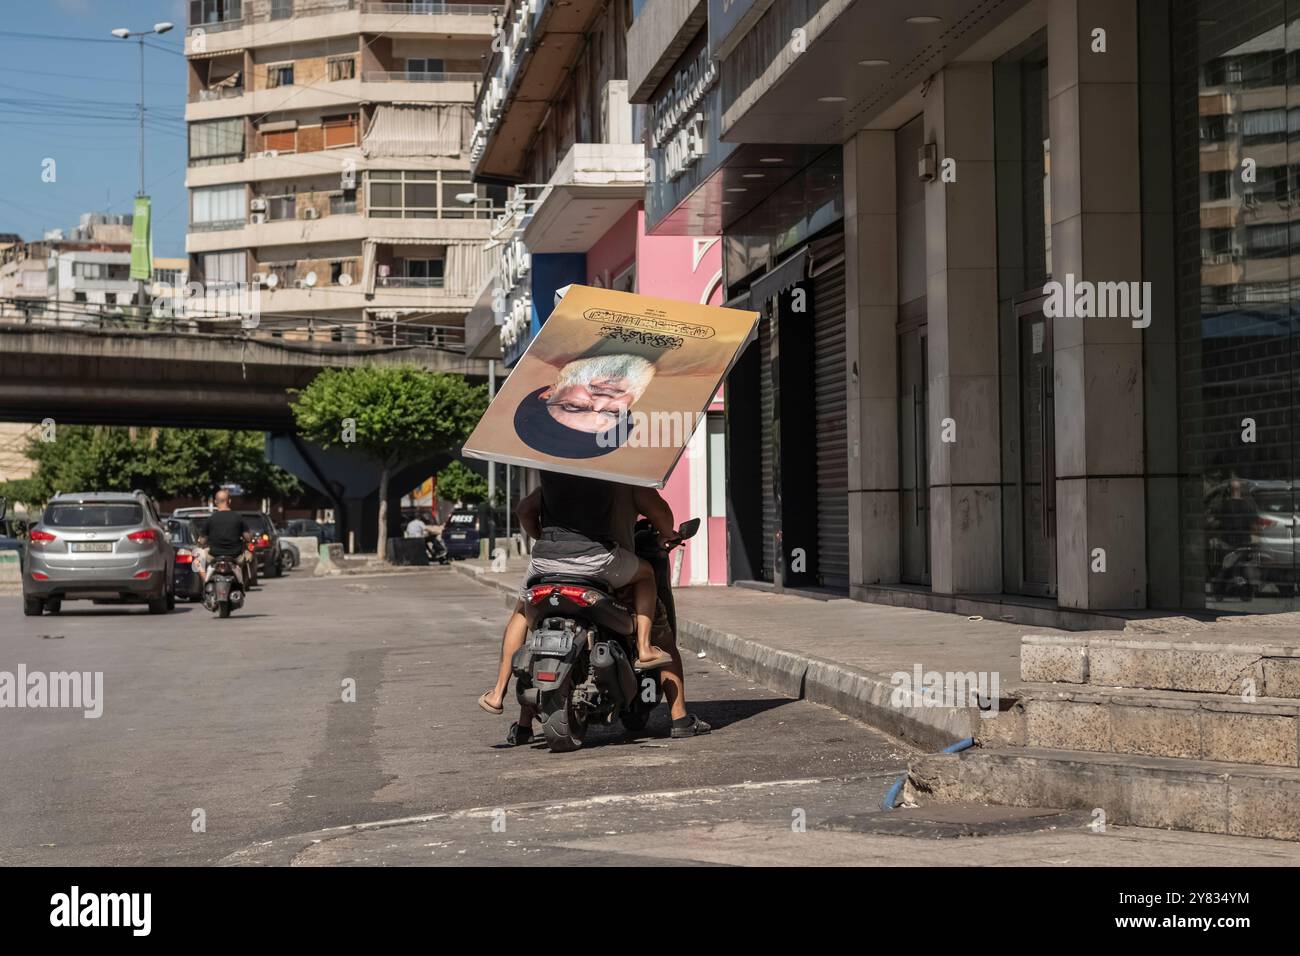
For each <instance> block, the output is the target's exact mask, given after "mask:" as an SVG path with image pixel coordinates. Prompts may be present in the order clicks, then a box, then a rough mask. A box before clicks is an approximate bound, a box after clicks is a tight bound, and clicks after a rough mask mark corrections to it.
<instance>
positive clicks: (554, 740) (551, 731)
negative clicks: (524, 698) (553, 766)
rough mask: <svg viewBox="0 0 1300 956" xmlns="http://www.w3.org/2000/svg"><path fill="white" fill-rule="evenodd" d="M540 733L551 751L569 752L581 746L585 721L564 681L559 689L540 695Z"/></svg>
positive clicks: (585, 729) (583, 738)
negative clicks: (579, 713)
mask: <svg viewBox="0 0 1300 956" xmlns="http://www.w3.org/2000/svg"><path fill="white" fill-rule="evenodd" d="M541 710H542V713H541V718H542V733H544V734H545V735H546V745H547V746H548V747H549V748H550V749H551V752H552V753H569V752H571V751H574V750H577V749H578V748H579V747H581V746H582V742H583V741H584V740H585V739H586V737H587V722H586V721H585V720H582V719H581V718H580V717H578V712H577V710H576V709H575V708H574V706H573V699H572V688H571V687H570V685H569V683H568V682H567V681H566V682H565V683H564V685H563V686H562V687H560V689H559V690H553V691H551V692H550V693H548V694H543V695H542V708H541Z"/></svg>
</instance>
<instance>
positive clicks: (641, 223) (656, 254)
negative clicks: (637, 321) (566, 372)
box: [587, 206, 727, 584]
mask: <svg viewBox="0 0 1300 956" xmlns="http://www.w3.org/2000/svg"><path fill="white" fill-rule="evenodd" d="M633 262H635V263H636V291H637V292H639V293H641V294H642V295H653V296H659V297H660V298H664V299H677V300H679V301H683V302H700V301H702V300H705V299H706V297H707V301H708V303H709V304H711V305H718V304H720V303H721V301H722V299H723V292H722V284H721V281H720V280H721V276H722V243H721V242H720V241H717V240H715V241H713V242H712V243H709V242H707V241H701V242H697V241H696V238H695V237H693V236H647V235H646V234H645V211H644V210H643V209H642V208H641V207H640V206H638V207H636V208H634V209H630V210H628V212H627V214H626V215H625V216H623V218H622V219H620V220H619V221H618V222H617V223H615V224H614V226H613V227H612V228H611V229H610V230H609V231H608V232H607V233H605V235H603V236H602V237H601V238H600V240H599V241H598V242H597V243H596V244H595V245H594V246H592V247H591V248H590V249H588V250H587V281H588V282H589V283H590V284H592V285H600V286H603V287H605V288H608V287H609V286H610V283H611V282H612V281H613V280H614V279H615V278H616V277H617V276H618V275H619V273H621V272H623V271H624V270H625V269H626V268H627V267H628V266H629V265H631V264H632V263H633ZM721 405H722V395H721V392H719V394H718V396H717V397H716V398H715V399H714V401H713V403H712V404H711V406H710V407H711V408H721ZM707 467H708V460H707V458H706V457H705V456H701V457H700V458H699V459H698V460H697V461H691V460H689V459H688V458H686V457H685V454H683V457H682V459H681V460H680V461H679V462H678V464H677V467H676V468H674V469H673V471H672V473H671V474H670V475H669V476H668V481H667V483H666V484H665V485H664V489H663V496H664V499H665V500H666V501H667V502H668V504H669V506H670V507H671V508H672V509H673V517H674V518H676V520H677V522H678V523H679V524H680V523H681V522H682V521H685V520H686V519H687V518H691V517H699V518H703V517H704V516H705V515H704V510H705V507H706V505H705V504H703V503H697V506H696V507H695V508H694V509H692V507H691V469H692V468H707ZM706 486H707V475H706ZM697 512H698V513H697ZM708 527H709V532H708V534H709V545H708V552H707V553H708V565H709V569H708V578H709V581H710V582H711V583H715V584H725V583H726V582H727V550H726V548H727V543H726V519H725V518H712V519H709V522H708ZM690 578H691V566H690V554H689V552H688V551H683V554H682V567H681V576H680V578H679V580H680V581H682V582H686V581H689V580H690Z"/></svg>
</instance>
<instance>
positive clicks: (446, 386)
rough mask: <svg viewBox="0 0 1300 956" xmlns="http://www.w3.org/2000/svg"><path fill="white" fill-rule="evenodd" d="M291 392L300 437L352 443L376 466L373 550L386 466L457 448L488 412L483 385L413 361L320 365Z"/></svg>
mask: <svg viewBox="0 0 1300 956" xmlns="http://www.w3.org/2000/svg"><path fill="white" fill-rule="evenodd" d="M290 395H291V396H292V408H293V417H294V420H295V421H296V422H297V424H298V430H299V431H300V432H301V433H302V435H303V437H304V438H306V439H307V440H308V441H312V442H315V443H316V444H318V445H321V446H322V447H324V448H346V449H354V450H356V451H357V452H359V453H360V454H362V455H364V456H366V457H367V458H369V459H370V460H371V461H373V462H374V463H375V464H377V465H378V466H379V551H380V554H383V553H384V539H385V537H386V536H387V528H388V482H389V479H390V477H391V475H392V474H393V472H394V471H396V470H397V469H399V468H401V467H402V466H403V465H407V464H410V463H412V462H414V461H417V460H419V459H421V458H425V457H428V456H430V455H436V454H438V453H440V452H447V451H450V450H452V449H454V448H457V447H458V446H459V445H460V444H461V443H462V442H463V441H464V440H465V438H466V437H468V435H469V433H470V431H471V430H472V429H473V427H474V425H475V424H476V423H477V422H478V420H479V418H480V417H482V415H483V412H484V411H486V410H487V387H486V386H484V385H470V384H469V383H468V382H467V381H465V379H464V378H463V377H461V376H459V375H450V374H446V373H442V372H428V371H425V370H424V369H420V368H417V367H415V366H363V367H359V368H349V369H326V370H325V371H323V372H321V373H320V374H319V375H317V376H316V377H315V378H314V379H312V381H311V384H310V385H308V386H307V387H306V388H304V389H290Z"/></svg>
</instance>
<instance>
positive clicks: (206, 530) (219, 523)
mask: <svg viewBox="0 0 1300 956" xmlns="http://www.w3.org/2000/svg"><path fill="white" fill-rule="evenodd" d="M212 503H213V505H214V506H215V507H216V509H217V510H216V511H214V512H213V513H212V514H210V515H208V516H207V517H206V518H203V519H201V520H200V521H199V522H198V527H197V530H198V533H199V534H198V542H199V544H200V545H203V546H205V547H206V548H207V550H208V562H207V567H206V568H205V569H204V572H203V583H204V584H206V583H207V581H208V578H209V577H211V575H212V569H213V567H214V566H215V565H216V561H215V560H214V559H215V558H233V559H234V564H235V568H236V570H237V572H238V574H239V581H240V584H241V585H242V586H246V581H247V571H246V569H245V566H244V565H245V561H246V560H247V559H246V558H245V554H246V553H247V550H248V548H247V543H248V542H249V541H251V540H253V529H252V528H251V527H250V526H249V524H248V522H247V521H245V520H244V516H243V515H242V514H240V513H239V512H238V511H231V510H230V492H228V491H226V490H225V489H224V488H223V489H221V490H219V491H218V492H217V493H216V494H215V495H214V496H213V498H212Z"/></svg>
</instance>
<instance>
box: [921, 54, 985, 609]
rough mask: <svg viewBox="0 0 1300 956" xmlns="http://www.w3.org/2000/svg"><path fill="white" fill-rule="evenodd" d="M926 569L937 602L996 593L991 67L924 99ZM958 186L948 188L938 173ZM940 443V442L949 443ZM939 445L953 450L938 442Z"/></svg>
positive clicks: (940, 84)
mask: <svg viewBox="0 0 1300 956" xmlns="http://www.w3.org/2000/svg"><path fill="white" fill-rule="evenodd" d="M925 103H926V106H925V141H926V142H927V143H935V144H937V146H938V155H939V165H940V175H939V177H938V178H937V179H936V180H935V181H934V182H931V183H929V184H927V186H926V190H925V234H926V275H927V282H926V308H927V313H928V320H927V322H928V333H929V362H930V374H929V378H930V416H929V422H928V423H927V425H928V432H929V436H928V437H929V443H928V448H929V458H930V509H931V510H930V514H931V518H930V552H931V554H930V566H931V586H932V589H933V591H934V592H935V593H936V594H962V593H966V594H969V593H998V592H1000V591H1001V590H1002V489H1001V472H1000V468H999V463H1000V458H1001V452H1000V447H999V441H998V438H999V430H998V429H999V421H998V419H999V413H998V408H999V405H998V402H999V380H998V284H997V209H996V192H997V191H996V187H995V175H994V173H995V170H994V164H993V68H992V65H991V64H989V63H957V64H953V65H951V66H948V67H945V68H944V70H943V71H942V72H941V73H939V74H938V76H936V77H935V78H934V81H933V83H932V84H931V87H930V89H929V91H928V93H927V94H926V97H925ZM948 160H952V161H954V162H955V166H952V167H950V168H951V170H952V172H954V173H955V175H956V179H955V180H954V181H951V182H944V176H943V168H944V166H945V163H946V161H948ZM945 433H946V434H945ZM945 437H947V438H950V439H952V440H948V441H946V440H945Z"/></svg>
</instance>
